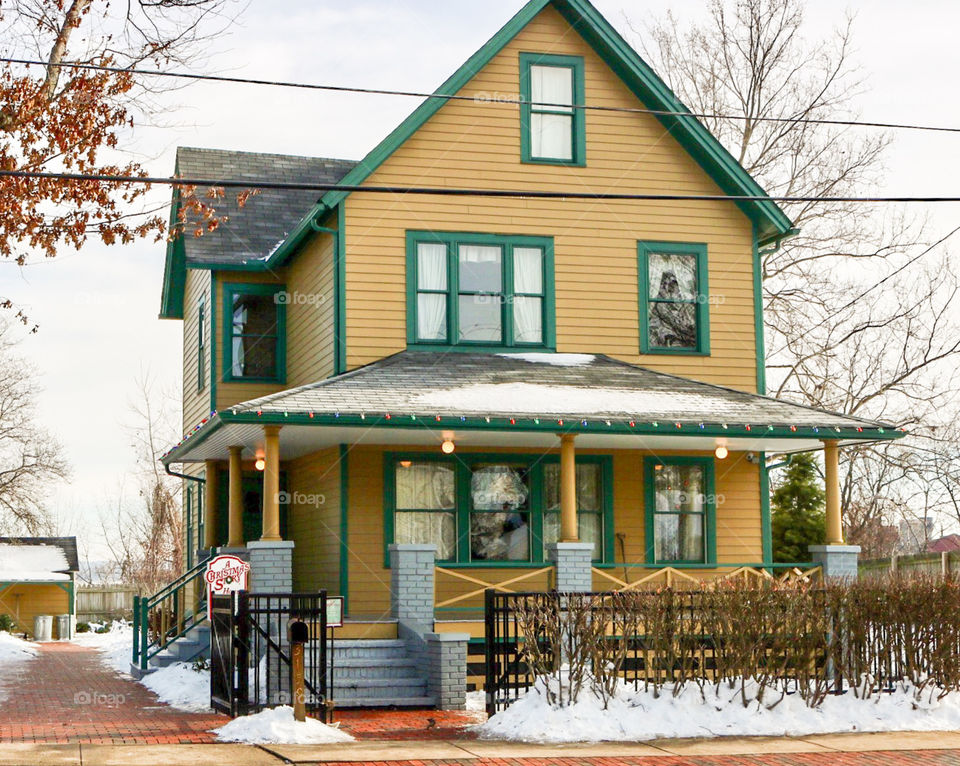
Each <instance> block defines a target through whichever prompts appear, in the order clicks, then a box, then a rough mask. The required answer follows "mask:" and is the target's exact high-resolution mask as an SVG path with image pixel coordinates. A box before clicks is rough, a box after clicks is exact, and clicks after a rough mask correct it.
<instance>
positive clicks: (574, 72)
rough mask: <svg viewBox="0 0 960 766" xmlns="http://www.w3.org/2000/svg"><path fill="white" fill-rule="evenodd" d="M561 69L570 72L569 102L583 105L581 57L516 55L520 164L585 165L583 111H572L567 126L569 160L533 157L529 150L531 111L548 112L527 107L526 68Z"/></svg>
mask: <svg viewBox="0 0 960 766" xmlns="http://www.w3.org/2000/svg"><path fill="white" fill-rule="evenodd" d="M537 65H542V66H552V67H558V68H561V67H565V68H568V69H570V70H571V72H570V73H571V77H572V78H573V103H574V104H584V103H586V101H587V99H586V87H585V86H584V76H583V57H582V56H556V55H553V54H549V53H521V54H520V100H521V101H523V102H524V103H523V104H521V105H520V161H521V162H524V163H527V164H534V165H573V166H576V167H584V166H586V164H587V125H586V110H584V109H574V110H573V113H572V115H571V116H572V117H573V121H572V125H571V135H570V141H571V155H572V159H569V160H565V159H551V158H549V157H534V156H533V154H532V151H531V138H530V123H531V121H532V117H531V115H532V114H533V112H545V113H550V111H551V110H549V109H539V108H537V107H534V106H532V105H531V103H530V102H531V101H532V100H533V96H532V86H531V82H530V67H532V66H537Z"/></svg>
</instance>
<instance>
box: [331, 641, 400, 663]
mask: <svg viewBox="0 0 960 766" xmlns="http://www.w3.org/2000/svg"><path fill="white" fill-rule="evenodd" d="M328 656H331V657H333V662H334V665H340V664H341V663H342V662H343V661H345V660H388V659H405V658H406V656H407V649H406V645H405V644H404V643H403V641H400V640H399V639H388V638H376V639H351V640H348V641H336V642H334V644H333V646H332V649H328Z"/></svg>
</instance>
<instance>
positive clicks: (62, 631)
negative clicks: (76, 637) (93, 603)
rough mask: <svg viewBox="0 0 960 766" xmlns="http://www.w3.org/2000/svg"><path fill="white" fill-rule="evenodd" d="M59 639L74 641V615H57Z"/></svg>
mask: <svg viewBox="0 0 960 766" xmlns="http://www.w3.org/2000/svg"><path fill="white" fill-rule="evenodd" d="M57 638H58V639H60V640H61V641H70V640H72V639H73V615H72V614H58V615H57Z"/></svg>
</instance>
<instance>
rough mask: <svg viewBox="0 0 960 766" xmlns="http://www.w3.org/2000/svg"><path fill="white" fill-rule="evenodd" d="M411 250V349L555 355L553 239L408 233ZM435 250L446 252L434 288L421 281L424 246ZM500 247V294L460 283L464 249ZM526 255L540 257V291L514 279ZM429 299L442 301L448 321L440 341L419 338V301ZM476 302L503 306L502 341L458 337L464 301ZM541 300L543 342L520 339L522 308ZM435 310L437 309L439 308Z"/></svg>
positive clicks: (408, 295) (541, 339)
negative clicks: (513, 350) (442, 273)
mask: <svg viewBox="0 0 960 766" xmlns="http://www.w3.org/2000/svg"><path fill="white" fill-rule="evenodd" d="M406 240H407V241H406V248H407V312H406V321H407V346H408V347H415V348H416V347H419V348H444V349H451V350H462V351H502V350H503V349H506V348H518V349H534V350H546V351H553V350H555V349H556V317H555V297H554V259H553V238H552V237H532V236H508V235H503V236H501V235H496V234H480V233H470V232H436V231H408V232H407V236H406ZM421 245H425V246H429V245H434V246H440V247H442V248H444V256H445V262H444V263H445V268H446V274H445V277H444V278H443V279H441V280H437V279H436V278H435V277H434V283H435V285H436V286H428V285H425V284H424V283H425V282H429V280H427V279H421V276H422V275H421V273H420V258H419V256H418V253H419V252H420V246H421ZM470 246H477V247H497V248H500V252H501V258H500V269H501V272H500V288H499V291H485V292H484V291H480V290H477V289H470V288H469V286H468V285H463V284H461V278H460V261H459V258H460V248H461V247H470ZM523 250H539V251H540V252H541V253H542V259H541V273H540V275H539V277H540V291H539V292H536V291H535V290H533V289H529V288H528V289H522V288H521V287H520V285H519V284H518V280H517V279H516V269H517V263H518V262H519V259H520V257H522V256H523V253H522V252H518V251H523ZM425 296H441V297H442V299H443V304H442V305H443V311H444V319H443V320H442V321H443V327H442V333H440V334H441V335H442V337H438V338H431V337H421V335H420V315H419V314H420V311H421V299H422V298H424V297H425ZM469 298H473V299H474V300H475V301H477V302H483V303H486V304H487V305H498V306H499V320H500V340H499V341H494V340H466V339H461V338H460V331H461V326H460V324H461V322H460V319H461V311H460V305H461V300H462V299H469ZM534 300H539V301H540V329H541V333H540V340H539V341H535V342H525V341H523V340H521V339H519V338H518V332H517V329H518V327H517V322H518V307H519V306H520V305H521V304H523V303H527V302H530V301H534ZM435 305H436V304H435Z"/></svg>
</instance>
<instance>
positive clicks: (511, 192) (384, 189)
mask: <svg viewBox="0 0 960 766" xmlns="http://www.w3.org/2000/svg"><path fill="white" fill-rule="evenodd" d="M0 178H21V179H38V180H51V181H73V182H78V183H82V182H91V181H93V182H98V183H118V184H130V183H140V184H157V185H166V186H178V187H179V186H202V187H218V188H222V189H266V190H288V191H315V192H329V191H340V192H347V193H351V192H364V193H368V194H423V195H430V196H436V197H511V198H517V197H519V198H527V199H575V200H651V201H705V202H711V201H712V202H767V201H772V202H796V203H800V202H877V203H880V202H883V203H887V202H889V203H899V204H908V203H914V202H922V203H935V202H960V197H882V196H878V197H829V196H828V197H777V196H768V195H765V194H632V193H624V192H584V191H539V190H522V189H458V188H443V187H435V186H362V185H359V184H338V183H296V182H292V181H268V180H257V179H253V178H244V179H230V178H219V179H213V178H173V177H169V176H122V175H110V174H102V173H49V172H43V171H39V170H0Z"/></svg>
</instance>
